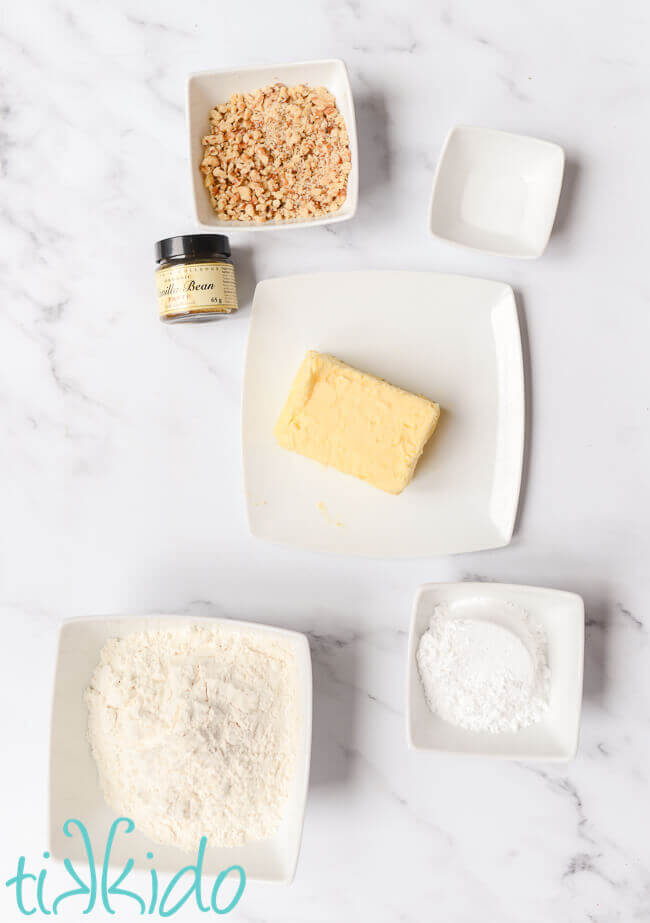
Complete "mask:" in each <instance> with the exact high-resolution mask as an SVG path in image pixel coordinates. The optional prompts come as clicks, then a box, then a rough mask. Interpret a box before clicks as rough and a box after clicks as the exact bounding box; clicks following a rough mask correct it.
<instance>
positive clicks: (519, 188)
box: [429, 125, 564, 259]
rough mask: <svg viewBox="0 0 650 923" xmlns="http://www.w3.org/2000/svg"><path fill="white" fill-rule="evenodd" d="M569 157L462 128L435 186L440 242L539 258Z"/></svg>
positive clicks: (500, 134) (523, 140) (434, 228)
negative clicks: (444, 241)
mask: <svg viewBox="0 0 650 923" xmlns="http://www.w3.org/2000/svg"><path fill="white" fill-rule="evenodd" d="M563 173H564V151H563V150H562V148H561V147H559V145H557V144H553V143H551V142H550V141H540V140H539V139H537V138H530V137H527V136H526V135H516V134H511V133H510V132H506V131H496V130H494V129H487V128H473V127H471V126H467V125H460V126H457V127H456V128H454V129H452V131H451V132H450V133H449V135H448V136H447V140H446V141H445V144H444V146H443V149H442V153H441V155H440V160H439V161H438V167H437V169H436V174H435V177H434V181H433V192H432V195H431V207H430V210H429V230H430V232H431V234H432V235H433V236H434V237H438V238H440V239H442V240H447V241H450V242H452V243H455V244H460V245H462V246H464V247H471V248H472V249H474V250H483V251H485V252H487V253H492V254H495V255H498V256H514V257H520V258H523V259H526V258H528V259H532V258H534V257H538V256H541V255H542V253H543V252H544V250H545V249H546V245H547V243H548V239H549V237H550V235H551V230H552V228H553V222H554V221H555V213H556V211H557V203H558V200H559V197H560V189H561V186H562V176H563Z"/></svg>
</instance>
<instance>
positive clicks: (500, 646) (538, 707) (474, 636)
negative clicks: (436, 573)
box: [417, 606, 550, 734]
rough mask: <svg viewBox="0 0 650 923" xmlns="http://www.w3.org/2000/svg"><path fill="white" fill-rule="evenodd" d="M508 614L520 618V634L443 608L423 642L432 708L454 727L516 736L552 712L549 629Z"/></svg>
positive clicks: (420, 656) (520, 615)
mask: <svg viewBox="0 0 650 923" xmlns="http://www.w3.org/2000/svg"><path fill="white" fill-rule="evenodd" d="M504 612H505V613H506V614H507V616H508V618H506V619H505V620H504V621H506V623H507V622H508V621H509V620H510V621H511V620H512V615H513V614H516V621H517V623H518V628H519V629H520V631H519V632H518V633H515V632H514V631H511V630H510V629H509V628H507V627H503V626H502V625H499V624H496V622H492V621H488V620H486V619H481V618H478V619H473V618H458V617H455V616H453V615H450V614H449V613H448V611H447V609H446V608H445V607H443V606H437V607H436V608H435V610H434V614H433V616H432V618H431V621H430V624H429V628H428V630H427V631H426V632H425V633H424V634H423V635H422V638H421V639H420V643H419V645H418V649H417V664H418V669H419V672H420V678H421V680H422V685H423V687H424V693H425V698H426V700H427V704H428V705H429V708H430V709H431V710H432V711H433V712H435V713H436V714H437V715H439V716H440V717H441V718H442V719H443V720H445V721H448V722H449V723H450V724H454V725H456V726H457V727H462V728H466V729H467V730H470V731H489V732H491V733H494V734H498V733H503V732H507V731H516V730H518V729H519V728H523V727H527V726H528V725H530V724H534V723H535V722H536V721H539V719H540V718H541V716H542V715H543V713H544V711H545V710H546V708H547V707H548V696H549V683H550V673H549V669H548V663H547V654H546V638H545V636H544V632H543V629H542V628H541V626H540V625H538V624H537V623H536V622H534V621H533V620H532V619H531V618H530V617H529V616H528V614H527V613H526V612H525V611H524V610H523V609H519V608H518V607H514V606H509V607H508V608H506V609H504ZM521 638H524V639H525V641H526V643H524V641H522V640H521Z"/></svg>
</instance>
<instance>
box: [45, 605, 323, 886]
mask: <svg viewBox="0 0 650 923" xmlns="http://www.w3.org/2000/svg"><path fill="white" fill-rule="evenodd" d="M197 623H198V624H202V625H205V624H207V625H224V626H226V627H228V628H229V629H232V630H233V631H255V632H259V633H261V634H264V635H271V636H273V637H274V638H277V639H278V640H279V641H282V642H283V643H284V644H286V645H287V646H290V647H291V648H292V649H293V650H294V651H295V654H296V663H297V667H298V689H297V695H298V709H299V721H300V727H299V738H298V739H299V744H298V759H297V765H296V773H295V777H294V782H293V787H292V791H291V794H290V796H289V802H288V804H287V807H286V813H285V818H284V820H283V823H282V825H281V827H280V829H279V831H278V833H277V834H276V835H275V836H274V837H273V838H271V839H268V840H260V841H259V842H255V843H248V844H246V845H245V846H240V847H236V848H232V849H229V848H212V849H208V850H207V851H206V854H205V864H204V869H205V873H206V875H210V876H216V875H217V874H218V873H219V872H220V871H222V870H223V869H225V868H228V867H229V866H231V865H241V866H242V867H243V869H244V871H245V872H246V877H247V879H250V880H259V881H275V882H290V881H291V880H292V879H293V876H294V874H295V869H296V864H297V862H298V854H299V852H300V841H301V837H302V825H303V817H304V813H305V802H306V798H307V786H308V782H309V762H310V756H311V722H312V678H311V655H310V652H309V644H308V642H307V638H306V637H305V635H302V634H299V633H298V632H295V631H287V630H285V629H282V628H274V627H272V626H270V625H258V624H257V623H255V622H238V621H231V620H230V619H216V618H194V617H192V618H189V617H187V616H173V615H160V616H129V617H121V618H120V617H98V618H83V619H70V620H68V621H66V622H64V623H63V625H62V626H61V630H60V633H59V647H58V657H57V666H56V678H55V687H54V703H53V708H52V730H51V740H50V851H51V853H52V856H53V857H54V858H55V859H63V858H64V857H69V858H70V859H71V860H72V861H73V864H76V862H75V860H78V861H82V860H83V858H84V856H85V853H84V851H83V848H82V846H81V844H80V842H79V837H75V838H72V839H71V838H68V837H66V836H64V834H63V829H62V828H63V824H64V822H65V821H66V820H68V818H71V817H76V818H79V819H80V820H81V821H83V823H84V824H85V826H86V828H87V830H88V833H89V834H90V838H91V841H92V843H93V844H102V843H105V842H106V837H107V835H108V831H109V828H110V826H111V824H112V823H113V821H114V820H115V814H114V812H113V811H112V810H111V808H109V807H108V805H107V804H106V802H105V801H104V796H103V794H102V791H101V787H100V784H99V779H98V776H97V769H96V767H95V762H94V759H93V756H92V753H91V751H90V746H89V744H88V740H87V737H86V731H87V723H88V712H87V708H86V703H85V701H84V691H85V689H86V688H87V686H88V684H89V682H90V679H91V677H92V674H93V671H94V669H95V667H96V666H97V663H98V662H99V652H100V650H101V649H102V647H103V645H104V644H105V643H106V641H108V640H109V638H121V637H124V635H127V634H131V633H132V632H134V631H156V630H159V629H174V628H180V627H187V626H188V625H192V624H197ZM147 850H152V851H153V852H154V855H155V863H154V864H155V867H156V868H157V869H158V870H159V871H162V872H166V873H174V872H177V871H179V870H180V869H181V868H183V866H185V865H187V864H188V862H192V861H193V860H192V858H191V857H188V853H185V852H182V851H181V850H179V849H177V848H176V847H174V846H159V845H158V844H153V843H152V841H151V840H149V839H148V838H147V837H145V836H144V835H143V834H141V833H140V832H139V831H137V830H136V831H134V832H133V833H131V834H129V835H128V836H124V835H122V836H118V837H117V838H116V840H115V845H114V850H113V854H112V855H113V857H114V861H115V865H116V866H122V867H123V866H124V864H125V862H126V861H127V859H128V858H130V857H132V858H133V859H134V860H135V867H136V868H150V867H151V862H149V861H148V860H147V859H146V853H147ZM195 858H196V857H194V859H195Z"/></svg>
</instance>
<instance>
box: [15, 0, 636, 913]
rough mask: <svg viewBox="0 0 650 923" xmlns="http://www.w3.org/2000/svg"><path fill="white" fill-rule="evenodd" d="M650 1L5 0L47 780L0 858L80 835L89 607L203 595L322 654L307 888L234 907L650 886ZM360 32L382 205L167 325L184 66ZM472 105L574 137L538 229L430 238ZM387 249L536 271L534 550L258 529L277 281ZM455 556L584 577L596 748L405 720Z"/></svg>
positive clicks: (375, 192) (408, 902)
mask: <svg viewBox="0 0 650 923" xmlns="http://www.w3.org/2000/svg"><path fill="white" fill-rule="evenodd" d="M649 28H650V10H649V9H648V6H647V4H646V3H644V2H643V0H630V2H628V3H627V4H625V5H624V7H623V6H620V5H619V6H617V7H615V8H614V7H611V6H607V5H604V4H601V5H594V4H585V3H578V4H567V3H561V2H560V0H549V2H547V3H546V4H539V3H532V2H523V3H520V4H512V3H508V2H506V0H496V2H493V3H490V4H471V3H469V2H467V0H431V2H424V0H404V2H402V3H401V4H398V5H396V4H391V3H389V2H388V0H378V2H376V3H370V2H368V0H333V2H320V0H319V2H315V3H313V4H299V3H297V2H296V0H277V2H275V3H273V4H262V3H250V4H235V5H230V6H227V7H224V6H223V5H221V6H215V5H214V4H210V3H208V2H206V0H187V2H185V3H183V4H181V5H178V4H173V3H171V2H170V0H160V2H158V3H156V4H153V3H152V2H151V0H116V2H114V3H111V4H97V3H81V2H80V0H59V2H57V3H54V4H52V3H46V2H45V0H34V2H33V3H30V4H24V3H23V4H20V3H13V4H8V5H5V7H4V8H3V13H2V18H1V19H0V242H1V246H0V302H1V305H2V309H1V310H0V426H1V430H0V431H1V433H2V443H1V445H2V448H1V450H0V475H1V477H0V521H1V522H2V529H1V530H0V618H1V619H2V624H3V626H4V628H5V635H4V638H3V643H2V644H0V677H1V683H2V686H1V687H0V688H2V690H3V692H4V696H3V701H4V706H3V727H4V732H5V735H6V739H8V740H10V741H11V747H10V748H9V749H8V753H7V754H5V758H4V760H3V764H2V781H3V785H4V791H5V793H16V797H6V798H5V802H4V808H3V831H4V834H3V837H2V838H0V867H1V868H2V871H3V872H6V873H8V874H6V875H5V877H4V879H2V880H3V881H4V880H6V879H7V878H8V877H9V875H10V874H12V873H13V870H14V869H15V863H16V859H17V857H18V855H20V854H26V855H28V856H30V855H31V856H32V857H34V858H35V859H36V858H37V857H38V856H40V855H41V854H42V852H43V850H44V849H45V848H46V847H47V831H46V818H47V759H48V729H49V697H50V690H51V680H52V673H53V666H54V658H55V648H56V633H57V628H58V625H59V623H60V621H61V620H62V619H63V618H66V617H71V616H79V615H86V614H101V613H130V612H133V613H136V612H137V613H146V612H182V613H186V614H187V615H188V616H189V617H191V616H192V615H202V614H203V615H205V614H212V615H226V616H231V617H233V618H242V619H257V620H260V621H267V622H273V623H276V624H278V625H282V626H284V627H287V628H294V629H296V630H299V631H304V632H306V633H307V634H308V637H309V641H310V645H311V649H312V654H313V668H314V740H313V754H312V776H311V785H310V794H309V801H308V808H307V815H306V823H305V833H304V841H303V847H302V854H301V858H300V864H299V867H298V874H297V877H296V880H295V882H294V884H293V885H292V886H291V887H290V888H287V889H281V888H280V889H268V888H265V887H263V886H260V885H254V884H252V885H250V887H249V888H248V890H247V893H246V895H245V897H244V899H243V900H242V903H241V904H240V907H239V908H238V910H237V911H236V913H235V914H234V915H233V918H234V919H238V920H241V921H251V923H258V921H259V923H261V921H265V923H274V921H283V923H294V921H295V923H305V921H313V923H321V921H323V923H325V921H328V923H329V921H331V920H334V919H335V920H340V921H342V923H353V921H366V920H368V921H369V920H372V921H373V923H389V921H390V923H393V921H397V920H399V921H403V923H416V921H417V923H421V921H422V920H438V921H445V923H476V921H477V920H479V919H481V920H482V919H485V920H498V921H499V923H548V921H549V920H554V921H555V920H556V921H571V923H573V921H576V923H578V921H582V920H584V921H587V920H590V921H593V923H619V921H625V923H642V921H647V920H649V919H650V838H649V837H648V829H650V798H649V797H648V792H649V785H650V768H649V767H650V736H649V735H648V726H649V721H650V671H649V670H648V656H649V653H650V640H649V635H648V599H649V598H650V576H649V571H648V559H649V555H650V538H649V534H650V532H649V530H648V528H647V519H648V513H649V512H650V486H649V484H650V482H649V480H648V476H647V472H648V460H649V459H650V425H649V424H650V407H649V405H648V398H647V393H648V383H647V344H648V335H649V334H650V322H649V317H650V314H649V312H648V301H649V297H650V296H649V294H648V285H647V282H646V277H645V275H644V267H645V265H646V263H647V246H648V239H649V236H650V222H649V220H648V214H647V210H646V209H645V207H644V203H645V198H647V195H646V192H647V172H648V171H647V137H646V136H647V125H648V117H649V116H650V61H649V59H648V55H647V43H648V32H649ZM329 56H339V57H342V58H343V59H344V60H345V61H346V63H347V65H348V67H349V71H350V76H351V82H352V88H353V92H354V95H355V102H356V110H357V121H358V133H359V150H360V157H361V172H360V200H359V209H358V213H357V216H356V217H355V219H354V220H353V221H350V222H346V223H342V224H338V225H334V226H331V227H325V228H321V229H307V230H296V231H290V232H277V233H273V232H271V233H268V234H261V235H259V234H256V235H254V234H249V233H239V234H237V235H233V236H232V241H231V242H232V244H233V247H234V250H235V259H236V261H237V265H238V276H239V283H240V296H241V301H242V310H241V311H240V312H239V314H238V315H236V316H235V317H233V318H231V319H229V320H228V321H226V322H223V323H221V324H215V325H210V326H207V327H182V328H181V327H165V326H164V325H161V324H160V323H159V321H158V319H157V317H156V307H155V301H154V284H153V270H154V261H153V244H154V242H155V240H157V239H158V238H161V237H164V236H168V235H171V234H179V233H184V232H187V231H192V230H194V225H193V222H192V217H191V209H190V192H189V176H188V170H189V167H188V164H187V143H186V135H185V125H184V97H185V79H186V76H187V74H188V73H190V72H193V71H200V70H208V69H211V68H222V67H229V66H238V65H241V66H247V65H252V64H257V63H260V64H261V63H272V62H274V61H277V62H284V61H292V60H301V59H308V58H320V57H329ZM457 123H466V124H478V125H484V126H491V127H495V128H502V129H506V130H510V131H520V132H524V133H527V134H531V135H535V136H539V137H541V138H548V139H549V140H553V141H556V142H558V143H560V144H562V145H563V146H564V147H565V150H566V152H567V158H568V161H567V172H566V177H565V184H564V189H563V194H562V199H561V201H560V208H559V213H558V220H557V223H556V228H555V231H554V234H553V236H552V238H551V241H550V243H549V247H548V249H547V251H546V253H545V254H544V256H543V257H542V258H541V259H540V260H537V261H530V262H529V261H521V262H518V261H509V260H507V259H504V258H495V257H489V256H487V255H482V254H480V253H471V252H470V251H464V250H462V249H457V248H454V247H451V246H448V245H445V244H444V243H443V242H441V241H434V240H432V239H430V238H429V237H428V235H427V231H426V220H427V205H428V200H429V195H430V189H431V182H432V176H433V170H434V168H435V164H436V162H437V157H438V153H439V151H440V148H441V145H442V143H443V141H444V139H445V137H446V135H447V133H448V131H449V129H450V128H451V127H452V126H453V125H454V124H457ZM383 268H392V269H410V270H439V271H444V272H459V273H467V274H470V275H475V276H482V277H486V278H492V279H498V280H503V281H505V282H508V283H510V284H511V285H513V286H514V288H515V289H516V291H517V295H518V299H519V303H520V305H519V306H520V309H521V313H522V318H523V319H524V320H525V330H526V331H527V333H526V343H525V354H526V356H527V362H528V365H529V368H528V373H529V384H530V394H529V423H530V427H531V429H530V440H529V449H528V459H527V464H526V484H525V485H524V487H525V489H524V491H523V505H522V509H521V512H520V516H519V524H518V528H517V531H516V534H515V536H514V539H513V542H512V544H511V545H510V546H509V547H508V548H505V549H500V550H497V551H493V552H485V553H481V554H480V555H472V556H471V557H465V556H462V557H453V558H440V559H432V560H423V561H391V560H383V561H375V560H365V559H356V558H338V557H335V556H334V557H331V556H321V555H316V554H310V553H306V552H301V551H296V550H291V549H287V548H280V547H275V546H272V545H266V544H264V543H262V542H259V541H256V540H254V539H252V538H251V537H250V535H249V534H248V530H247V525H246V518H245V512H244V497H243V489H244V488H243V482H242V473H241V450H240V402H241V382H242V369H243V362H244V355H245V347H246V335H247V330H248V324H249V319H250V303H251V298H252V293H253V290H254V285H255V282H256V281H257V280H259V279H262V278H267V277H270V276H280V275H285V274H288V273H294V272H303V273H309V272H315V271H322V270H356V269H383ZM360 335H362V332H361V331H360ZM310 345H312V344H310ZM395 348H396V349H398V348H399V343H396V347H395ZM469 372H470V373H471V370H469ZM436 580H472V581H504V582H520V583H526V584H539V585H542V586H555V587H558V588H562V589H567V590H571V591H574V592H578V593H580V594H581V595H582V596H583V597H584V599H585V604H586V613H587V616H586V629H587V630H586V650H585V683H584V708H583V720H582V730H581V740H580V749H579V753H578V756H577V758H576V759H575V760H574V761H573V762H571V763H570V764H568V765H566V766H556V765H552V766H547V765H543V764H524V763H502V762H498V761H490V760H472V759H467V760H463V759H459V758H455V757H450V758H443V757H435V756H432V755H427V754H422V753H413V752H410V751H408V749H407V747H406V735H405V721H404V709H405V692H406V690H405V685H406V651H407V634H408V624H409V617H410V611H411V605H412V601H413V597H414V594H415V591H416V588H417V587H418V585H419V584H421V583H425V582H430V581H436ZM52 874H54V872H52ZM7 896H8V892H7V891H6V889H4V888H0V918H1V919H2V920H3V921H4V920H10V921H11V920H13V919H18V917H17V916H15V915H14V914H15V908H12V906H10V905H8V904H7ZM73 918H76V917H73ZM62 919H65V916H62ZM97 919H101V916H100V915H98V916H97ZM123 919H128V917H127V916H124V917H123Z"/></svg>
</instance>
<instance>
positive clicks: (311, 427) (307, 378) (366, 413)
mask: <svg viewBox="0 0 650 923" xmlns="http://www.w3.org/2000/svg"><path fill="white" fill-rule="evenodd" d="M439 417H440V406H439V405H438V404H434V403H433V401H428V400H426V398H424V397H419V396H418V395H416V394H411V393H410V392H409V391H404V390H402V388H396V387H395V386H394V385H389V384H388V382H385V381H382V379H381V378H375V377H374V376H373V375H366V374H365V373H364V372H359V371H358V370H357V369H353V368H351V367H350V366H349V365H346V364H345V363H344V362H340V361H339V360H338V359H335V358H334V357H333V356H327V355H324V354H323V353H318V352H314V351H313V350H311V351H310V352H308V353H307V355H306V356H305V358H304V360H303V363H302V365H301V366H300V368H299V369H298V374H297V375H296V378H295V381H294V383H293V385H292V387H291V391H290V392H289V397H288V398H287V402H286V404H285V405H284V409H283V410H282V413H281V414H280V417H279V419H278V422H277V423H276V425H275V429H274V433H275V438H276V439H277V441H278V442H279V443H280V445H281V446H282V447H283V448H285V449H291V450H292V451H293V452H298V454H299V455H306V456H307V458H313V459H314V460H315V461H319V462H321V463H322V464H323V465H329V466H331V467H332V468H337V469H338V470H339V471H342V472H344V473H345V474H352V475H354V476H355V477H358V478H361V479H362V480H363V481H367V482H368V483H369V484H372V485H373V486H374V487H379V488H380V489H381V490H385V491H388V493H391V494H399V493H401V492H402V491H403V490H404V488H405V487H406V485H407V484H408V483H409V481H410V480H411V478H412V477H413V473H414V471H415V466H416V465H417V463H418V459H419V458H420V455H421V454H422V450H423V449H424V446H425V445H426V443H427V440H428V439H429V437H430V436H431V435H432V433H433V431H434V430H435V428H436V426H437V424H438V419H439Z"/></svg>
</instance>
